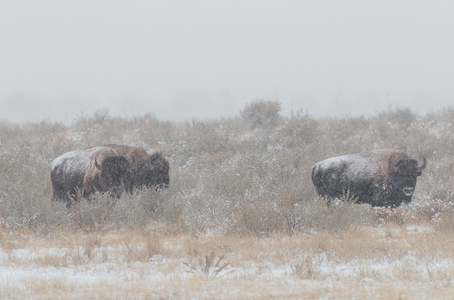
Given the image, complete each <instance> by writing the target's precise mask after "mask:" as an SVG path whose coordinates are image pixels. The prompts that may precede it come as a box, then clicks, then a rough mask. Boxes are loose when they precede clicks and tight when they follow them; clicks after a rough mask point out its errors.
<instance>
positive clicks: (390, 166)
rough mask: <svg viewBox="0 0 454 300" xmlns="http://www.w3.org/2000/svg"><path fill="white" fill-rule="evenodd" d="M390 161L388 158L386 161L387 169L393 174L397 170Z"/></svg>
mask: <svg viewBox="0 0 454 300" xmlns="http://www.w3.org/2000/svg"><path fill="white" fill-rule="evenodd" d="M391 160H392V157H390V158H389V160H388V167H389V171H390V172H395V171H396V170H397V168H396V166H395V165H393V163H392V162H391Z"/></svg>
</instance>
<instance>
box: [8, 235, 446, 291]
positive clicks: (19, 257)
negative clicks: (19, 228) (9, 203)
mask: <svg viewBox="0 0 454 300" xmlns="http://www.w3.org/2000/svg"><path fill="white" fill-rule="evenodd" d="M400 231H402V230H401V229H397V230H396V232H397V233H396V232H394V236H389V231H388V236H386V234H382V233H381V232H380V231H379V230H375V231H372V232H371V235H372V234H377V237H376V238H377V240H378V237H379V236H380V235H383V236H382V238H383V240H386V241H388V243H389V249H386V248H385V247H383V244H382V243H381V242H380V243H377V244H376V245H370V244H368V245H365V246H364V247H363V248H361V247H359V248H358V249H360V250H359V252H358V253H357V254H354V255H351V256H348V255H347V256H346V255H345V254H343V253H342V252H343V251H344V250H342V249H341V248H339V249H335V248H334V246H332V245H334V244H336V243H338V242H339V241H341V242H342V240H343V241H345V242H346V243H349V244H351V243H354V242H355V240H354V239H352V238H351V237H350V238H349V237H339V239H338V241H333V242H332V243H327V244H324V245H322V244H317V245H316V244H315V242H314V244H312V242H311V244H309V243H306V242H307V241H305V240H304V239H313V240H314V241H315V240H317V243H320V241H322V240H323V237H320V236H319V237H317V236H310V237H306V236H299V237H279V238H275V239H263V240H260V239H257V240H256V241H253V242H251V241H249V242H245V241H243V240H240V241H236V243H237V244H234V242H235V240H234V241H233V242H232V244H231V246H229V251H226V252H216V256H215V260H214V262H213V263H211V264H209V263H207V262H206V255H205V254H203V255H200V257H195V256H194V255H190V254H188V253H189V252H191V251H193V252H192V253H195V252H194V250H188V249H186V250H181V249H182V248H185V247H186V248H187V245H186V246H185V245H183V244H182V243H179V241H178V239H175V240H171V241H165V242H164V243H163V244H165V245H167V246H166V247H168V248H169V249H170V248H172V249H173V250H165V249H164V248H165V247H164V248H163V249H164V250H162V251H161V252H162V253H163V254H154V255H151V256H150V257H148V258H146V259H143V257H144V256H146V249H145V248H146V246H145V245H143V244H140V243H137V245H134V246H132V244H130V245H126V244H124V243H118V244H117V245H115V242H107V241H102V242H101V241H98V242H97V243H98V244H100V245H98V246H96V245H88V244H85V245H80V246H76V247H71V246H69V247H68V246H67V244H66V245H65V243H67V241H66V242H64V243H63V242H58V241H52V242H51V243H50V244H52V245H50V246H52V247H47V246H49V245H47V246H46V243H45V242H43V241H39V242H36V241H35V242H34V241H33V239H31V241H30V239H29V240H28V241H27V243H25V244H26V246H25V247H23V248H20V247H12V248H11V247H10V248H9V249H8V247H2V250H1V251H0V298H1V299H19V298H20V299H23V298H29V299H50V298H52V299H58V298H60V299H71V298H72V299H80V298H82V299H88V298H95V299H112V298H114V299H115V298H116V299H123V298H130V299H150V298H151V299H153V298H183V299H185V298H193V299H194V298H196V299H200V298H209V299H212V298H217V299H219V298H224V299H225V298H229V299H238V298H243V299H245V298H246V299H255V298H259V299H261V298H303V299H311V298H315V299H335V298H357V299H399V298H400V299H428V298H431V299H451V298H452V295H454V281H453V279H454V257H452V256H449V254H448V255H446V252H444V251H443V252H440V253H433V250H431V249H432V248H430V247H433V246H434V245H421V247H422V248H424V247H426V249H415V251H412V250H410V248H409V247H407V246H406V245H404V244H401V243H406V241H407V240H408V242H409V243H410V244H411V239H412V236H413V235H417V234H432V233H431V232H427V229H426V228H422V229H417V230H415V229H414V228H407V229H405V230H404V231H405V232H404V233H402V234H399V232H400ZM361 236H362V235H358V242H360V243H361V242H364V243H365V242H367V243H370V242H369V241H368V240H366V239H367V238H364V237H361ZM106 239H107V238H106ZM184 239H185V238H183V240H184ZM449 239H451V238H449ZM100 240H102V238H100ZM214 242H217V240H210V239H204V240H203V241H202V242H201V244H200V245H202V244H203V243H205V244H210V243H211V244H213V243H214ZM241 243H244V245H243V244H241ZM305 243H306V244H305ZM59 244H60V245H62V246H61V247H58V245H59ZM102 244H106V245H105V246H103V245H102ZM186 244H187V242H186ZM3 245H5V243H3ZM63 245H64V246H63ZM200 245H199V246H200ZM232 245H233V246H232ZM246 245H249V246H246ZM298 245H301V247H299V246H298ZM308 245H309V246H308ZM449 245H450V244H449ZM449 245H448V244H447V245H444V246H443V245H440V246H442V247H440V248H447V247H450V246H449ZM361 249H362V250H361ZM435 249H436V246H435ZM199 250H200V251H201V253H202V252H203V249H202V248H201V249H199ZM373 251H378V252H377V253H383V255H378V256H377V257H373V256H374V255H375V254H371V252H373ZM204 253H209V252H204ZM221 253H224V254H225V256H224V257H221ZM431 253H432V254H431ZM217 260H219V264H218V265H216V262H217ZM225 263H228V265H227V266H225V267H224V268H221V266H222V265H223V264H225ZM217 271H219V273H216V272H217Z"/></svg>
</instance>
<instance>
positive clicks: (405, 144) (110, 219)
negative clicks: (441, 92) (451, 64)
mask: <svg viewBox="0 0 454 300" xmlns="http://www.w3.org/2000/svg"><path fill="white" fill-rule="evenodd" d="M274 114H275V115H274V116H273V118H275V120H279V122H273V126H264V125H263V126H261V125H260V124H268V123H267V122H266V120H261V121H265V122H262V123H260V122H257V124H259V125H257V126H252V127H251V126H250V124H249V123H248V122H246V121H244V120H242V119H240V118H230V119H221V120H212V121H203V122H202V121H196V120H194V121H193V122H192V123H186V124H176V123H171V122H162V121H159V120H157V119H156V118H155V117H153V116H152V115H144V116H142V117H134V118H130V119H126V118H119V117H112V116H110V115H109V113H108V111H107V110H105V111H99V112H97V113H95V114H94V115H93V116H85V117H84V116H81V117H79V118H78V119H77V120H75V121H74V123H73V124H71V125H63V124H59V123H50V122H39V123H27V124H9V123H6V122H1V123H0V249H1V250H0V261H1V263H0V298H10V299H18V298H37V299H46V298H51V297H52V298H88V297H90V295H97V296H96V298H98V299H104V298H108V299H111V298H255V299H257V298H258V299H261V298H270V297H273V298H275V297H277V298H284V297H286V298H288V297H290V298H309V299H310V298H364V297H369V296H370V295H373V296H371V297H372V298H374V297H375V298H380V299H396V298H401V299H413V298H427V297H429V295H430V297H431V298H446V299H448V298H450V295H452V293H453V289H454V288H453V284H452V282H451V278H452V277H453V273H454V271H453V270H454V261H453V259H452V257H454V256H453V254H454V253H453V251H454V250H452V249H454V221H453V220H454V204H453V203H454V189H453V188H452V186H454V181H453V178H454V171H453V170H454V168H453V166H454V160H453V158H452V151H453V150H452V149H454V136H453V135H452V128H453V127H454V113H453V110H451V109H447V110H443V111H440V112H436V113H432V114H430V115H426V116H418V115H416V114H414V113H412V112H411V111H409V110H408V109H396V110H390V111H387V112H383V113H380V114H378V115H377V116H375V117H370V118H364V117H358V118H341V119H314V118H312V117H311V116H308V115H306V114H303V113H296V114H293V115H291V116H289V117H282V116H280V115H276V114H278V112H274ZM265 115H266V114H265V111H260V110H258V111H257V112H255V115H254V118H259V119H260V118H263V117H264V116H265ZM259 121H260V120H259ZM106 143H125V144H133V145H139V146H143V147H145V148H146V149H147V150H149V151H162V152H163V153H164V155H165V156H166V157H167V159H168V160H169V162H170V165H171V171H170V172H171V173H170V177H171V183H170V187H169V188H168V189H166V190H164V191H162V192H155V191H152V190H143V191H136V192H135V193H134V194H133V195H125V196H124V197H123V198H121V199H120V200H118V201H112V199H110V198H109V197H107V196H105V195H95V196H94V197H93V198H92V199H91V201H90V202H89V201H87V200H85V199H79V202H78V203H76V204H75V205H73V206H71V208H69V209H68V208H66V206H65V204H64V203H58V202H52V201H51V194H52V192H51V185H50V178H49V166H50V163H51V161H52V160H53V159H54V158H55V157H57V156H59V155H61V154H62V153H64V152H66V151H69V150H73V149H81V148H86V147H89V146H94V145H99V144H106ZM378 148H397V149H403V150H406V151H408V152H409V153H410V154H412V155H414V156H415V157H417V156H418V155H419V154H423V155H424V156H425V157H426V158H427V160H428V167H427V169H426V170H425V171H424V173H423V176H422V177H420V178H419V180H418V184H417V187H416V193H415V195H414V198H413V199H414V202H413V203H412V204H411V205H408V206H404V207H400V208H397V209H388V208H375V209H372V208H371V207H370V206H368V205H358V204H355V203H353V201H345V200H347V199H348V195H347V196H346V199H343V200H344V201H334V202H333V203H331V204H330V205H327V203H326V200H325V199H323V198H320V197H318V196H317V195H316V194H315V190H314V188H313V185H312V182H311V179H310V170H311V167H312V165H313V164H314V163H315V162H317V161H320V160H322V159H324V158H327V157H330V156H334V155H339V154H344V153H353V152H358V151H363V150H372V149H378ZM188 271H189V273H188ZM4 274H8V275H4ZM11 278H14V280H12V279H11Z"/></svg>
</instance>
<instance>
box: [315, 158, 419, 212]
mask: <svg viewBox="0 0 454 300" xmlns="http://www.w3.org/2000/svg"><path fill="white" fill-rule="evenodd" d="M424 167H425V159H424V163H423V165H422V166H418V161H417V160H415V159H413V158H410V157H409V156H408V154H407V153H405V152H403V151H399V150H392V149H383V150H376V151H371V152H363V153H358V154H350V155H343V156H338V157H332V158H329V159H326V160H324V161H321V162H318V163H317V164H315V165H314V167H313V168H312V181H313V183H314V185H315V187H316V189H317V192H318V193H319V194H320V195H322V196H327V197H328V198H342V197H345V196H346V195H349V197H351V198H356V200H357V201H358V202H359V203H369V204H371V205H373V206H392V207H395V206H399V205H400V204H402V202H405V203H409V202H410V201H411V197H412V195H413V191H414V188H415V186H416V180H417V177H418V176H420V175H421V171H422V169H424Z"/></svg>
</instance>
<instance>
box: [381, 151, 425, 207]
mask: <svg viewBox="0 0 454 300" xmlns="http://www.w3.org/2000/svg"><path fill="white" fill-rule="evenodd" d="M422 159H423V162H422V165H418V161H417V160H415V159H412V158H402V159H399V160H398V161H397V162H395V163H394V164H393V163H392V162H391V159H390V160H389V161H388V165H389V169H390V171H391V184H392V186H393V190H394V193H395V195H394V196H395V197H396V198H397V199H396V200H398V202H402V201H403V202H405V203H409V202H410V201H411V197H412V196H413V192H414V191H415V186H416V181H417V178H418V177H419V176H421V174H422V172H421V171H422V170H424V168H425V167H426V159H425V158H424V157H423V158H422Z"/></svg>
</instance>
